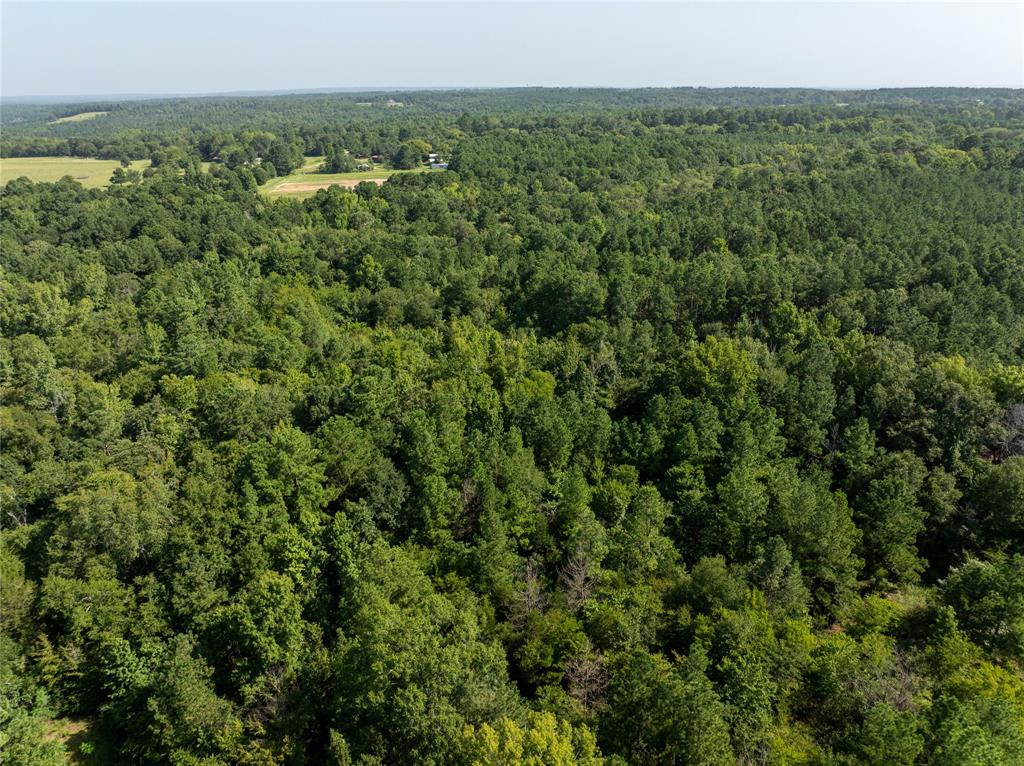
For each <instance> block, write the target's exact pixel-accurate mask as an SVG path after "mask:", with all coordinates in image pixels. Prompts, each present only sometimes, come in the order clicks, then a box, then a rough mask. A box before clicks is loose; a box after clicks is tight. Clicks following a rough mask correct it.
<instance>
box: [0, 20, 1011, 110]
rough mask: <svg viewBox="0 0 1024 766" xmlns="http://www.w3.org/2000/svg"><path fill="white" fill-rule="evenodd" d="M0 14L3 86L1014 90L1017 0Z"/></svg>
mask: <svg viewBox="0 0 1024 766" xmlns="http://www.w3.org/2000/svg"><path fill="white" fill-rule="evenodd" d="M0 12H2V19H0V20H2V40H3V54H2V89H0V93H2V95H3V96H4V97H5V98H8V99H13V98H28V97H43V98H56V97H64V98H82V97H90V96H93V97H104V96H105V97H131V96H136V97H138V96H145V97H149V96H156V97H160V96H203V95H221V94H232V93H241V94H244V93H268V92H270V93H281V92H300V91H344V90H378V91H383V90H413V89H490V88H509V87H580V88H585V87H608V88H636V87H701V86H703V87H716V88H717V87H764V88H769V87H806V88H823V89H835V90H853V89H874V88H899V87H1010V88H1020V87H1024V5H1022V4H1020V3H1013V2H995V3H935V2H919V3H893V4H883V3H876V2H864V3H838V2H837V3H831V2H825V3H816V4H812V3H778V2H754V3H730V2H715V3H666V2H653V3H625V2H560V3H547V2H518V3H509V2H478V3H466V2H458V3H437V2H393V3H375V4H370V3H364V2H336V3H319V2H296V3H287V4H286V3H270V2H261V3H243V2H217V3H208V2H177V3H163V2H141V3H135V4H128V3H109V2H103V3H96V2H84V1H83V2H61V3H57V2H53V3H51V2H35V3H26V2H4V3H2V5H0ZM385 83H393V84H385Z"/></svg>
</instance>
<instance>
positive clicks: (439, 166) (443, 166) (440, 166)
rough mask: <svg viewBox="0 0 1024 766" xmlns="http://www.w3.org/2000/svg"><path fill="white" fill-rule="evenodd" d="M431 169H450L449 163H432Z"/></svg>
mask: <svg viewBox="0 0 1024 766" xmlns="http://www.w3.org/2000/svg"><path fill="white" fill-rule="evenodd" d="M430 169H431V170H447V169H448V163H447V162H431V163H430Z"/></svg>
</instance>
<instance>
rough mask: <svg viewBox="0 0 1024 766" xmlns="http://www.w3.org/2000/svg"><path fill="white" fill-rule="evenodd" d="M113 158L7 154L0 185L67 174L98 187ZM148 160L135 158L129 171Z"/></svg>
mask: <svg viewBox="0 0 1024 766" xmlns="http://www.w3.org/2000/svg"><path fill="white" fill-rule="evenodd" d="M120 164H121V163H120V162H118V161H117V160H94V159H88V158H84V157H9V158H6V159H2V160H0V186H3V185H5V184H7V183H8V182H10V181H13V180H14V179H15V178H21V177H22V176H25V177H26V178H28V179H29V180H31V181H59V180H60V179H62V178H63V177H64V176H71V177H72V178H74V179H75V180H76V181H78V182H79V183H80V184H82V186H85V187H88V188H90V189H99V188H102V187H104V186H107V185H108V184H109V183H110V176H112V175H113V174H114V168H117V167H119V166H120ZM147 167H149V160H137V161H135V162H133V163H132V164H131V170H139V171H141V170H144V169H146V168H147Z"/></svg>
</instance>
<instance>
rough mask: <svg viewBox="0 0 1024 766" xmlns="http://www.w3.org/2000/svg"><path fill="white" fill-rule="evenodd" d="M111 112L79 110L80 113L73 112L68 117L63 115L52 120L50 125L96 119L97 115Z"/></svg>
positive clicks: (100, 115)
mask: <svg viewBox="0 0 1024 766" xmlns="http://www.w3.org/2000/svg"><path fill="white" fill-rule="evenodd" d="M105 114H110V112H79V113H78V114H72V115H69V116H67V117H61V118H60V119H57V120H50V123H49V124H50V125H60V124H62V123H65V122H85V121H86V120H95V119H96V118H97V117H102V116H103V115H105Z"/></svg>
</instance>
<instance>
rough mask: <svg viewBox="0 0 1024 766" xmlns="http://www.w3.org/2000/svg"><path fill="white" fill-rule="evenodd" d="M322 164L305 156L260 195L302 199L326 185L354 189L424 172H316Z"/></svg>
mask: <svg viewBox="0 0 1024 766" xmlns="http://www.w3.org/2000/svg"><path fill="white" fill-rule="evenodd" d="M360 161H362V160H360ZM322 162H323V157H307V158H306V160H305V162H304V163H303V165H302V167H300V168H299V169H297V170H296V171H295V172H294V173H289V174H288V175H286V176H278V177H277V178H271V179H270V180H269V181H267V182H266V183H265V184H263V185H262V186H261V187H260V192H261V193H262V194H265V195H268V196H273V197H291V198H294V199H303V198H305V197H309V196H311V195H313V194H316V192H317V191H318V190H319V189H323V188H327V187H328V186H333V185H340V186H354V185H355V184H357V183H359V182H360V181H383V180H385V179H387V178H390V177H391V176H393V175H396V174H399V173H422V172H424V171H426V170H428V168H426V167H419V168H414V169H413V170H393V169H391V168H385V167H382V166H380V165H377V166H375V167H373V168H371V169H370V170H357V171H354V172H351V173H319V172H317V168H319V167H320V165H321V163H322Z"/></svg>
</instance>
